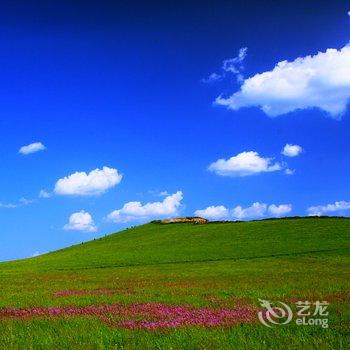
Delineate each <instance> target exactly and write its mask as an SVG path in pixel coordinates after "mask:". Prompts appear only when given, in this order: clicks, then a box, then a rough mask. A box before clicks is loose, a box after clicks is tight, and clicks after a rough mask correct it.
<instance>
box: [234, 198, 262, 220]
mask: <svg viewBox="0 0 350 350" xmlns="http://www.w3.org/2000/svg"><path fill="white" fill-rule="evenodd" d="M266 209H267V205H266V204H265V203H259V202H255V203H253V204H252V205H251V206H250V207H248V208H243V207H241V206H240V205H239V206H237V207H235V208H234V209H232V216H233V217H234V218H236V219H247V218H260V217H263V216H264V215H265V214H266Z"/></svg>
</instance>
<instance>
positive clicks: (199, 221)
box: [158, 216, 209, 224]
mask: <svg viewBox="0 0 350 350" xmlns="http://www.w3.org/2000/svg"><path fill="white" fill-rule="evenodd" d="M158 222H160V223H161V224H175V223H193V224H206V223H208V222H209V220H207V219H204V218H201V217H199V216H185V217H179V218H172V219H163V220H159V221H158Z"/></svg>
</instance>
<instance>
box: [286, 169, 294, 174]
mask: <svg viewBox="0 0 350 350" xmlns="http://www.w3.org/2000/svg"><path fill="white" fill-rule="evenodd" d="M284 173H285V174H286V175H294V174H295V169H289V168H287V169H286V170H285V171H284Z"/></svg>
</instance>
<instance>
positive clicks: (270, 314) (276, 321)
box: [258, 299, 293, 328]
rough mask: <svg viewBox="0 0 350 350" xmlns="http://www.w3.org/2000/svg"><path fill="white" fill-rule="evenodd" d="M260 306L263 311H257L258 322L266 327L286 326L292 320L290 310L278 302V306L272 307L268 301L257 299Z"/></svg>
mask: <svg viewBox="0 0 350 350" xmlns="http://www.w3.org/2000/svg"><path fill="white" fill-rule="evenodd" d="M259 301H260V305H261V306H262V307H263V308H265V310H262V311H259V313H258V317H259V320H260V322H261V323H262V324H263V325H265V326H266V327H270V328H271V327H272V326H273V325H284V324H288V323H289V322H290V321H291V320H292V318H293V312H292V309H291V308H290V307H289V306H288V305H287V304H285V303H283V302H281V301H279V302H278V304H279V306H272V303H271V302H270V301H268V300H263V299H259Z"/></svg>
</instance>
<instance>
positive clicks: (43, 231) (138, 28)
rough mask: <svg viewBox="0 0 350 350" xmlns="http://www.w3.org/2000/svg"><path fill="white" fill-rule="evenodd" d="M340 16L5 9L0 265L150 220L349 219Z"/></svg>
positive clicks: (186, 7)
mask: <svg viewBox="0 0 350 350" xmlns="http://www.w3.org/2000/svg"><path fill="white" fill-rule="evenodd" d="M349 10H350V7H349V3H348V1H337V2H329V1H307V2H303V3H298V4H296V2H295V1H281V2H276V1H264V2H262V1H198V2H197V1H192V2H188V1H175V2H172V3H171V4H168V2H161V1H159V2H156V1H147V2H146V1H144V2H143V1H130V2H128V4H126V2H118V1H114V2H106V1H99V2H97V1H87V2H86V1H84V2H83V1H82V2H79V1H74V4H73V2H71V1H69V2H68V1H62V2H60V4H58V3H57V2H55V3H54V2H47V1H45V2H44V1H43V2H36V3H35V5H34V4H31V2H24V3H23V4H22V5H21V3H20V2H16V5H13V4H8V5H6V4H4V5H3V8H2V11H1V14H0V23H1V36H0V43H1V48H2V50H1V51H2V55H1V57H0V63H1V64H0V69H1V73H2V74H1V77H2V79H1V80H0V90H1V100H0V139H1V141H2V142H1V145H2V147H1V152H0V157H1V158H0V160H1V172H0V203H1V204H0V222H1V231H0V232H1V233H0V234H1V245H0V260H7V259H15V258H21V257H28V256H32V255H33V254H36V253H38V252H39V253H43V252H47V251H51V250H54V249H57V248H60V247H63V246H67V245H70V244H74V243H78V242H81V241H84V240H89V239H92V238H94V237H98V236H101V235H104V234H107V233H111V232H115V231H117V230H120V229H121V228H123V227H126V226H130V225H135V224H139V223H141V222H145V221H147V220H151V219H153V218H158V217H163V216H174V215H194V213H197V214H199V213H200V214H203V216H205V215H206V216H207V217H209V218H222V219H250V218H256V217H269V216H280V215H308V214H316V215H319V214H326V215H348V214H349V213H350V210H349V209H350V203H349V201H350V189H349V171H350V162H349V154H350V140H349V131H350V114H349V108H348V100H349V98H350V80H349V79H347V77H349V76H350V74H347V73H348V72H350V67H349V62H350V61H349V60H348V58H349V50H350V49H348V47H347V46H346V45H347V44H348V42H349V38H350V35H349V34H350V17H349V15H348V11H349ZM242 48H247V50H246V52H244V54H243V55H241V58H237V57H238V54H239V50H240V49H242ZM328 49H334V50H333V51H329V50H328ZM327 50H328V51H327ZM319 52H320V53H321V54H318V53H319ZM241 53H242V51H241ZM308 55H313V56H311V58H307V56H308ZM298 57H299V58H300V59H299V61H295V60H296V59H297V58H298ZM225 60H229V61H226V65H224V69H223V62H224V61H225ZM284 60H286V61H288V62H289V63H287V64H286V65H283V64H282V66H281V65H280V66H279V68H277V69H276V64H277V63H278V62H281V61H284ZM213 73H215V75H212V74H213ZM261 73H267V74H264V75H263V76H257V74H261ZM219 96H221V98H220V99H218V97H219ZM215 101H216V103H215ZM33 143H37V144H34V145H32V144H33ZM39 143H41V144H39ZM287 144H289V145H290V146H292V147H290V146H289V148H288V146H287V149H286V151H285V152H284V153H285V154H287V155H283V154H282V153H281V152H282V150H283V148H284V146H285V145H287ZM28 145H32V146H30V147H29V148H24V149H22V151H21V152H19V151H20V149H21V147H23V146H28ZM296 145H297V146H300V148H301V149H296V148H295V147H294V148H293V146H296ZM288 150H289V152H288ZM300 150H301V152H300ZM34 151H36V152H34ZM291 155H293V156H291ZM220 159H221V161H219V162H218V160H220ZM96 169H97V170H96ZM287 169H289V170H287ZM94 170H95V172H93V173H91V171H94ZM76 172H78V174H76V175H74V176H71V175H72V174H74V173H76ZM286 172H287V173H288V172H289V174H286ZM60 179H61V180H62V181H59V180H60ZM41 190H44V191H45V193H44V192H42V195H41V196H39V193H40V191H41ZM43 197H48V198H43ZM253 203H256V204H255V205H254V204H253ZM208 207H209V209H207V208H208ZM310 207H313V208H311V209H310ZM308 208H309V210H308Z"/></svg>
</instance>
